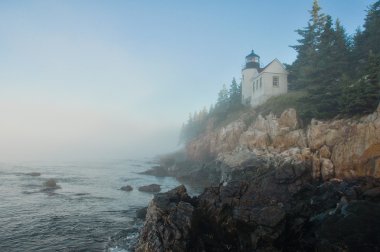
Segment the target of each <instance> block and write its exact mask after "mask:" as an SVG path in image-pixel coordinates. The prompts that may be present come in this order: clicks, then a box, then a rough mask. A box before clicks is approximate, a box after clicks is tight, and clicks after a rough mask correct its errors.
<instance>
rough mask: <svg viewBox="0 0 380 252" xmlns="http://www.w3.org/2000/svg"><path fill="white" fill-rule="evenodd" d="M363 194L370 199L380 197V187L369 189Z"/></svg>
mask: <svg viewBox="0 0 380 252" xmlns="http://www.w3.org/2000/svg"><path fill="white" fill-rule="evenodd" d="M363 196H364V197H366V198H370V199H378V200H379V199H380V187H375V188H372V189H369V190H367V191H365V192H364V193H363Z"/></svg>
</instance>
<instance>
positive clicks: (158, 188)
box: [138, 184, 161, 193]
mask: <svg viewBox="0 0 380 252" xmlns="http://www.w3.org/2000/svg"><path fill="white" fill-rule="evenodd" d="M138 190H139V191H140V192H150V193H155V192H159V191H161V186H160V185H157V184H150V185H145V186H140V187H139V188H138Z"/></svg>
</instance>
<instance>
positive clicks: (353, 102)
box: [340, 52, 380, 115]
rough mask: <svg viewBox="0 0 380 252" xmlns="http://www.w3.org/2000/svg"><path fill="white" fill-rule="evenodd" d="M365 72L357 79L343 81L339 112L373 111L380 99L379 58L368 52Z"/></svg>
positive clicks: (360, 112)
mask: <svg viewBox="0 0 380 252" xmlns="http://www.w3.org/2000/svg"><path fill="white" fill-rule="evenodd" d="M366 61H367V62H368V63H367V65H366V69H365V73H364V75H363V77H362V78H360V79H359V80H358V81H356V82H354V83H351V82H349V81H346V82H344V86H343V94H342V98H341V106H340V107H341V112H342V113H343V114H347V115H355V114H362V113H371V112H373V111H374V110H375V109H376V107H377V105H378V104H379V101H380V58H379V57H378V56H376V55H375V54H373V53H371V52H370V54H369V57H368V59H367V60H366Z"/></svg>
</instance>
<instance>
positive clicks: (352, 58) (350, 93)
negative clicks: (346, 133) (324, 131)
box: [288, 0, 380, 119]
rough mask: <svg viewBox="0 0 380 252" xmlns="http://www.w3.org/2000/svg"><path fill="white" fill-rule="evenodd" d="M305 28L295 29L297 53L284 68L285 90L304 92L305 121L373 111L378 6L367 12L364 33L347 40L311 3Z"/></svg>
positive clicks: (378, 86) (379, 59) (378, 79)
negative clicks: (286, 84)
mask: <svg viewBox="0 0 380 252" xmlns="http://www.w3.org/2000/svg"><path fill="white" fill-rule="evenodd" d="M310 14H311V17H310V20H309V22H308V24H307V26H306V27H305V28H303V29H299V30H297V33H298V34H299V35H300V37H301V38H300V39H299V40H298V43H299V44H298V45H295V46H292V47H293V48H294V49H295V50H296V51H297V53H298V55H297V59H296V60H295V61H294V63H293V64H292V65H290V66H288V71H289V83H290V84H289V89H293V90H306V91H307V95H306V96H305V97H304V98H303V99H302V100H301V101H300V102H301V104H302V108H301V111H300V114H301V117H303V118H304V119H311V118H320V119H327V118H332V117H335V116H336V115H350V116H352V115H355V114H363V113H369V112H373V111H374V110H375V108H376V106H377V105H378V103H379V99H380V1H376V2H375V3H374V4H372V5H371V6H370V7H369V9H368V10H367V15H366V18H365V22H364V25H363V29H358V30H357V31H356V33H355V34H354V35H352V36H348V35H347V34H346V32H345V29H344V27H343V26H342V24H341V23H340V22H339V20H335V21H333V20H332V18H331V16H329V15H326V14H324V13H322V12H321V8H320V6H319V5H318V1H317V0H314V3H313V7H312V10H311V11H310Z"/></svg>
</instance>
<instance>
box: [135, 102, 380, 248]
mask: <svg viewBox="0 0 380 252" xmlns="http://www.w3.org/2000/svg"><path fill="white" fill-rule="evenodd" d="M252 119H253V120H252ZM186 152H187V156H188V159H189V160H188V161H187V162H190V161H192V162H190V163H188V164H192V168H191V169H188V167H189V166H186V167H187V168H183V167H182V168H181V166H178V165H176V163H175V162H174V163H172V164H171V165H170V167H169V168H168V169H166V170H165V172H167V174H169V175H175V173H176V172H178V171H180V172H181V174H182V175H183V174H186V176H187V177H191V178H194V180H197V179H200V178H205V177H210V176H213V177H217V179H216V181H217V182H218V183H214V186H211V187H208V188H206V189H205V190H204V192H203V193H202V194H201V195H199V196H197V197H193V198H191V197H190V196H189V195H188V194H187V192H186V188H185V187H184V186H180V187H178V188H176V189H173V190H172V191H169V192H167V193H160V194H157V195H155V197H154V199H153V200H152V201H151V203H150V205H149V207H148V211H147V217H146V221H145V225H144V227H143V228H142V230H141V233H140V238H139V242H138V245H137V248H136V251H138V252H142V251H147V252H148V251H361V250H362V251H379V250H380V229H379V227H380V215H379V213H380V179H379V177H380V106H379V107H378V109H377V110H376V111H375V112H373V113H372V114H369V115H366V116H362V117H358V118H346V119H335V120H329V121H318V120H312V121H311V123H310V124H309V125H308V126H306V127H302V124H301V123H300V120H299V119H298V117H297V112H296V111H295V110H294V109H287V110H285V111H284V112H283V113H282V114H281V115H280V116H275V115H274V114H269V115H267V116H265V117H264V116H261V115H255V113H252V112H250V113H249V114H245V115H243V116H241V117H240V118H238V119H237V120H235V121H233V122H230V123H229V124H228V125H226V126H225V127H221V128H219V129H212V128H211V127H210V128H209V129H208V130H207V131H206V132H204V134H203V135H202V136H200V137H198V138H197V139H194V140H192V141H191V142H189V143H188V145H187V147H186ZM210 158H211V160H212V158H214V159H215V161H209V160H210ZM206 160H207V162H206V163H205V161H206ZM194 164H196V165H194ZM161 169H162V167H161ZM183 170H186V172H185V173H184V172H183ZM189 170H190V171H189ZM182 175H181V176H182ZM214 179H215V178H214ZM214 182H215V181H214Z"/></svg>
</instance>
